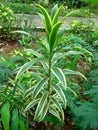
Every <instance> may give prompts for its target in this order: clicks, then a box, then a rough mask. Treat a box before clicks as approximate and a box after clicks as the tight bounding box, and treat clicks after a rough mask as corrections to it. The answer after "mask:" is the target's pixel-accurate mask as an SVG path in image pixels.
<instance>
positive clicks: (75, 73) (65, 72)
mask: <svg viewBox="0 0 98 130" xmlns="http://www.w3.org/2000/svg"><path fill="white" fill-rule="evenodd" d="M63 72H64V74H65V75H69V74H71V75H79V76H81V77H82V78H84V79H85V80H87V78H86V77H85V76H84V75H83V74H82V73H80V72H77V71H73V70H69V69H63Z"/></svg>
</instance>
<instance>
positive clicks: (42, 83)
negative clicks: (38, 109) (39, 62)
mask: <svg viewBox="0 0 98 130" xmlns="http://www.w3.org/2000/svg"><path fill="white" fill-rule="evenodd" d="M47 80H48V79H47V78H44V79H42V80H41V81H40V82H39V83H38V84H37V85H36V86H35V89H34V91H33V98H36V97H37V95H38V94H39V92H40V91H41V89H42V88H43V86H44V84H45V83H46V82H47Z"/></svg>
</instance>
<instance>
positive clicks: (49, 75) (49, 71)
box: [48, 54, 52, 92]
mask: <svg viewBox="0 0 98 130" xmlns="http://www.w3.org/2000/svg"><path fill="white" fill-rule="evenodd" d="M51 59H52V55H51V54H50V57H49V70H48V77H49V80H48V92H50V87H51Z"/></svg>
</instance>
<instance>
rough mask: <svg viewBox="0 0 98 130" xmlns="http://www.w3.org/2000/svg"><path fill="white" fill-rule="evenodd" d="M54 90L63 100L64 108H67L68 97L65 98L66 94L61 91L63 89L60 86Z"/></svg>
mask: <svg viewBox="0 0 98 130" xmlns="http://www.w3.org/2000/svg"><path fill="white" fill-rule="evenodd" d="M53 89H54V90H55V91H56V92H57V93H58V95H59V96H60V98H61V101H62V102H63V104H64V107H66V97H65V94H64V92H63V90H62V89H61V87H59V86H58V85H54V86H53Z"/></svg>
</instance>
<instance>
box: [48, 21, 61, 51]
mask: <svg viewBox="0 0 98 130" xmlns="http://www.w3.org/2000/svg"><path fill="white" fill-rule="evenodd" d="M61 24H62V23H61V22H58V23H56V24H55V25H54V26H53V28H52V31H51V33H50V37H49V45H50V50H52V49H53V47H54V45H55V42H56V40H57V39H56V37H57V33H58V30H59V27H60V26H61Z"/></svg>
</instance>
